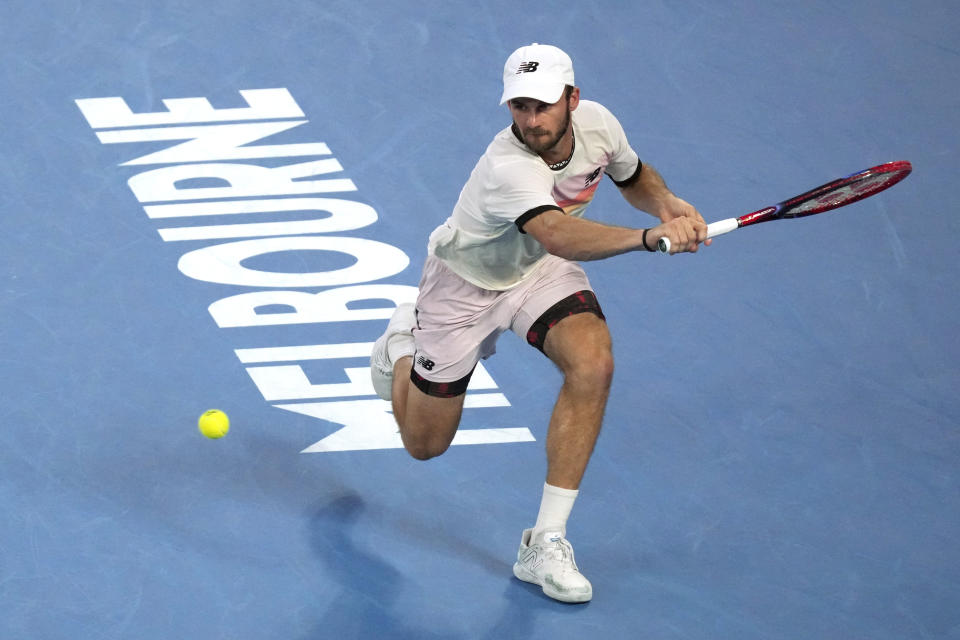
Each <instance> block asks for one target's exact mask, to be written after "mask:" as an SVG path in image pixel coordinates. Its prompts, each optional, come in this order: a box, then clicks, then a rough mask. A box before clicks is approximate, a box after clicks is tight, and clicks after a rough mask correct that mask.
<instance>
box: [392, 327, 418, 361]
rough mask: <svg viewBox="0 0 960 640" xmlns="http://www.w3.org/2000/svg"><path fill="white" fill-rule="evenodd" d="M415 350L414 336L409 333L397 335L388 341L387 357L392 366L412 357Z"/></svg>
mask: <svg viewBox="0 0 960 640" xmlns="http://www.w3.org/2000/svg"><path fill="white" fill-rule="evenodd" d="M414 350H415V346H414V343H413V336H412V335H410V334H409V333H397V334H394V335H392V336H390V339H389V340H387V355H388V356H389V357H390V363H391V364H396V363H397V360H399V359H400V358H403V357H406V356H412V355H413V352H414Z"/></svg>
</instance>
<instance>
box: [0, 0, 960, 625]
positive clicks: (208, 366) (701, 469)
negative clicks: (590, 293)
mask: <svg viewBox="0 0 960 640" xmlns="http://www.w3.org/2000/svg"><path fill="white" fill-rule="evenodd" d="M0 35H2V38H0V51H2V54H3V62H4V63H3V64H2V65H0V80H2V86H3V90H2V91H0V115H2V118H3V122H4V126H3V129H2V131H0V146H2V150H3V153H2V154H0V193H2V196H3V197H2V198H0V208H2V216H3V233H2V234H0V279H2V287H0V376H2V382H3V394H2V398H3V401H2V403H0V427H2V428H0V509H2V511H3V513H4V515H5V517H4V518H2V519H0V637H3V638H11V639H14V638H18V639H19V638H23V639H31V640H35V639H36V640H39V639H44V640H47V639H60V638H63V639H67V638H69V639H77V638H84V639H87V638H90V639H94V638H96V639H112V638H137V639H153V638H158V639H159V638H230V639H244V640H246V639H253V638H264V639H266V638H270V639H276V638H291V639H304V640H305V639H307V638H340V639H346V638H364V639H365V638H390V639H394V638H397V639H404V638H410V639H418V640H420V639H431V638H437V639H440V638H443V639H474V638H477V639H488V640H493V639H501V638H551V639H562V638H585V637H594V638H657V639H671V638H676V639H680V638H683V639H707V638H710V639H717V638H736V639H738V640H750V639H781V638H783V639H788V638H789V639H794V638H796V639H803V640H811V639H815V638H816V639H830V640H836V639H840V638H843V639H863V640H887V639H889V640H902V639H904V638H923V639H933V638H943V639H947V638H952V639H960V399H958V397H960V393H958V392H960V365H958V364H957V363H958V362H960V338H958V335H960V333H958V327H960V302H958V291H960V277H958V276H960V269H958V266H957V256H958V251H957V249H956V246H955V245H956V242H957V240H956V239H957V237H958V236H960V222H958V215H957V213H958V212H957V204H956V201H955V197H954V187H953V185H954V184H955V182H956V176H955V175H954V174H955V173H956V170H955V168H956V166H958V163H960V134H958V131H960V90H958V87H957V78H958V77H960V48H958V45H957V39H958V36H960V5H958V4H957V3H955V2H950V1H946V0H939V1H938V0H922V1H920V2H914V3H906V4H905V3H895V2H889V1H882V2H865V1H859V0H851V1H849V2H842V3H839V4H838V3H831V2H824V1H820V0H818V1H814V2H806V3H786V2H755V1H748V0H741V1H734V2H728V3H719V4H717V3H706V2H696V1H691V0H679V1H677V2H668V3H653V2H651V3H628V2H615V1H610V2H596V3H579V4H576V3H573V4H571V3H538V4H534V3H519V4H518V3H515V2H506V1H504V0H490V1H489V2H485V3H480V4H477V3H468V2H460V1H451V2H439V1H435V0H430V1H428V2H421V3H410V2H394V3H389V2H360V3H357V2H343V1H339V0H337V1H332V2H302V1H301V2H293V1H290V2H278V3H272V4H271V3H264V2H251V1H250V0H234V1H232V2H227V1H225V0H210V1H209V2H206V3H195V2H188V1H186V0H170V1H168V2H163V3H153V2H125V3H121V2H115V1H111V0H89V1H88V2H84V3H78V2H68V1H66V0H40V1H39V2H25V1H23V0H11V1H9V2H6V3H4V4H3V5H2V6H0ZM535 41H536V42H546V43H551V44H556V45H558V46H560V47H563V48H564V49H565V50H566V51H567V52H568V53H569V54H570V55H571V57H572V58H573V61H574V65H575V69H576V72H577V84H578V86H580V88H581V92H582V94H581V95H582V97H583V98H585V99H591V100H597V101H599V102H601V103H603V104H605V105H606V106H607V107H609V108H610V110H611V111H613V113H615V114H616V115H617V117H618V118H619V119H620V121H621V123H622V124H623V126H624V128H625V130H626V132H627V135H628V137H629V138H630V141H631V144H632V146H633V148H634V149H636V150H637V152H638V153H639V155H640V157H641V158H642V159H643V160H644V162H647V163H650V164H652V165H653V166H655V167H656V168H657V169H658V170H659V171H660V172H661V173H662V174H663V176H664V178H665V179H666V181H667V183H668V184H669V185H670V187H671V188H672V189H673V191H675V192H676V193H677V194H678V195H680V196H681V197H683V198H685V199H686V200H689V201H690V202H691V203H693V204H694V205H696V206H697V207H698V208H699V210H700V211H701V212H702V213H703V215H704V217H705V218H706V219H707V220H708V221H710V220H718V219H721V218H728V217H732V216H737V215H742V214H744V213H748V212H750V211H754V210H756V209H758V208H760V207H763V206H765V205H769V204H773V203H776V202H778V201H780V200H783V199H785V198H788V197H790V196H792V195H794V194H797V193H800V192H801V191H804V190H806V189H809V188H812V187H814V186H816V185H819V184H821V183H824V182H827V181H829V180H832V179H834V178H837V177H840V176H843V175H846V174H849V173H853V172H855V171H858V170H860V169H864V168H867V167H869V166H873V165H877V164H880V163H882V162H887V161H892V160H901V159H904V160H910V161H911V162H912V163H913V166H914V171H913V174H912V175H911V176H910V177H909V178H907V179H906V180H905V181H904V182H902V183H901V184H899V185H897V186H895V187H894V188H892V189H890V190H889V191H886V192H884V193H882V194H879V195H877V196H874V197H872V198H869V199H867V200H864V201H862V202H859V203H856V204H853V205H851V206H849V207H846V208H845V209H843V210H842V211H838V212H835V213H830V214H825V215H821V216H815V217H811V218H808V219H804V220H796V221H784V222H777V223H773V224H769V225H759V226H757V227H754V228H750V229H744V230H741V231H738V232H736V233H733V234H730V235H727V236H724V237H722V238H717V239H716V240H715V242H714V243H713V246H711V247H707V248H704V249H702V250H701V251H700V252H698V253H697V254H696V255H682V256H671V257H667V256H659V255H653V254H640V253H633V254H627V255H623V256H618V257H615V258H612V259H609V260H605V261H599V262H592V263H589V264H586V265H585V268H586V270H587V273H588V275H589V276H590V278H591V282H592V283H593V285H594V287H595V290H596V292H597V295H598V297H599V299H600V301H601V304H602V305H603V309H604V312H605V314H606V316H607V320H608V323H609V325H610V328H611V332H612V334H613V338H614V350H615V357H616V360H617V373H616V376H615V381H614V387H613V392H612V395H611V400H610V403H609V407H608V411H607V415H606V420H605V423H604V430H603V433H602V434H601V437H600V441H599V444H598V446H597V450H596V452H595V454H594V456H593V459H592V461H591V464H590V467H589V469H588V471H587V475H586V479H585V481H584V483H583V485H582V487H581V492H580V496H579V498H578V500H577V504H576V506H575V508H574V511H573V514H572V516H571V519H570V523H569V527H568V532H569V536H570V540H571V541H572V542H573V544H574V545H575V548H576V552H577V562H578V564H579V565H580V568H581V569H582V570H583V572H584V574H585V575H587V576H588V577H589V578H590V580H591V581H592V583H593V588H594V599H593V600H592V601H591V602H590V603H589V604H586V605H575V606H574V605H564V604H561V603H558V602H555V601H553V600H550V599H549V598H547V597H546V596H544V595H543V593H541V591H540V589H539V588H538V587H536V586H533V585H530V584H526V583H523V582H520V581H518V580H517V579H515V578H514V577H513V576H512V573H511V566H512V564H513V562H514V560H515V559H516V551H517V545H518V543H519V541H520V534H521V531H522V530H523V529H524V528H526V527H529V526H531V525H532V523H533V519H534V518H535V517H536V513H537V506H538V503H539V498H540V491H541V489H542V485H543V479H544V471H545V457H544V451H543V446H544V438H545V435H546V427H547V421H548V419H549V415H550V411H551V408H552V406H553V401H554V399H555V397H556V393H557V391H558V389H559V385H560V376H559V374H558V373H557V372H556V371H555V369H554V367H553V365H552V364H551V363H550V362H549V361H548V360H547V359H546V358H544V357H543V356H542V355H541V354H539V353H538V352H537V351H535V350H534V349H531V348H530V347H528V346H527V345H525V344H524V343H523V342H522V341H521V340H519V339H517V338H515V337H513V336H512V335H510V334H507V335H505V336H503V338H501V340H500V343H499V345H498V353H497V354H496V355H495V356H494V357H492V358H491V359H489V360H487V361H485V362H484V363H483V366H482V367H480V368H478V371H477V374H476V375H475V376H474V380H473V386H472V387H471V389H470V390H469V392H468V399H467V409H466V411H465V413H464V419H463V423H462V428H461V431H460V432H459V433H458V436H457V439H456V440H455V442H454V444H455V446H453V447H451V449H450V450H449V451H448V452H447V453H446V454H445V455H443V456H441V457H439V458H436V459H434V460H431V461H428V462H419V461H416V460H413V459H412V458H410V456H408V455H407V454H406V452H405V451H404V450H403V449H402V448H401V444H400V439H399V435H398V434H397V432H396V427H395V425H394V423H393V420H392V416H391V414H390V413H389V407H388V405H387V403H385V402H384V401H381V400H379V399H378V398H377V397H376V396H375V394H374V392H373V390H372V387H371V385H370V382H369V375H368V367H369V353H370V348H371V343H372V342H373V341H374V340H376V338H377V337H378V336H379V335H380V334H381V333H382V332H383V330H384V327H385V326H386V322H387V318H388V317H389V316H390V312H391V311H392V308H393V307H394V306H395V305H396V304H397V303H400V302H403V301H406V300H411V299H413V297H415V295H416V286H417V283H418V281H419V274H420V267H421V265H422V263H423V260H424V258H425V255H426V242H427V236H428V235H429V233H430V231H431V230H432V229H433V228H434V227H435V226H436V225H437V224H439V223H440V222H442V221H443V220H444V219H445V218H446V217H447V216H448V215H449V213H450V210H451V208H452V206H453V204H454V202H455V201H456V199H457V196H458V193H459V191H460V188H461V187H462V185H463V183H464V181H465V180H466V178H467V176H468V175H469V173H470V171H471V169H472V168H473V166H474V163H475V162H476V161H477V159H478V158H479V156H480V155H481V154H482V153H483V150H484V148H485V147H486V145H487V144H488V143H489V141H490V139H491V138H492V137H493V136H494V135H495V134H496V133H497V132H498V131H499V130H501V129H502V128H503V127H504V126H506V125H507V124H509V122H510V120H509V118H510V116H509V113H508V112H507V110H506V108H505V107H499V106H498V105H497V103H498V100H499V96H500V91H501V77H500V76H501V70H502V67H503V63H504V60H505V59H506V57H507V56H508V55H509V54H510V52H512V51H513V50H514V49H515V48H517V47H519V46H521V45H523V44H528V43H530V42H535ZM191 140H193V142H191ZM607 182H609V181H607ZM588 216H589V217H591V218H592V219H595V220H600V221H603V222H609V223H611V224H618V225H626V226H634V227H638V226H649V224H647V223H648V221H649V220H651V219H650V218H648V217H647V216H645V215H644V214H641V213H638V212H636V211H634V210H632V209H631V208H630V207H629V205H627V203H626V202H624V200H623V199H622V198H621V197H620V196H619V194H618V193H617V190H616V188H615V187H614V186H613V185H612V184H605V185H603V186H601V187H600V189H599V191H598V194H597V197H596V198H595V200H594V202H593V204H592V205H591V207H590V209H589V211H588ZM210 408H219V409H222V410H223V411H225V412H226V413H228V414H229V416H230V418H231V430H230V433H229V435H227V436H226V437H225V438H223V439H220V440H209V439H206V438H204V437H203V436H201V435H200V433H199V432H198V430H197V418H198V416H199V415H200V414H201V413H202V412H203V411H205V410H207V409H210Z"/></svg>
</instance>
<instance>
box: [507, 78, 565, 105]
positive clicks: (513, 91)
mask: <svg viewBox="0 0 960 640" xmlns="http://www.w3.org/2000/svg"><path fill="white" fill-rule="evenodd" d="M564 88H566V85H565V84H564V83H563V82H560V81H557V80H551V81H550V82H543V81H541V82H534V81H532V80H531V79H530V78H523V79H521V80H518V81H517V82H511V83H510V84H508V85H506V86H505V87H504V88H503V95H502V96H501V97H500V104H503V103H505V102H506V101H507V100H513V99H514V98H533V99H534V100H539V101H540V102H546V103H547V104H553V103H554V102H556V101H557V100H559V99H560V98H561V97H562V96H563V90H564Z"/></svg>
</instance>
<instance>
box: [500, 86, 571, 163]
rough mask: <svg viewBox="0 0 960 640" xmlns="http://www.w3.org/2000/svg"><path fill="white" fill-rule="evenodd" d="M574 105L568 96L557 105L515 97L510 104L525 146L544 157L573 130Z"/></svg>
mask: <svg viewBox="0 0 960 640" xmlns="http://www.w3.org/2000/svg"><path fill="white" fill-rule="evenodd" d="M570 102H571V101H570V100H568V99H567V96H566V93H564V95H563V97H561V98H560V99H559V100H557V101H556V102H554V103H553V104H547V103H546V102H540V101H539V100H535V99H533V98H514V99H512V100H510V101H508V102H507V104H508V105H509V106H510V114H511V115H512V116H513V122H514V124H515V125H516V126H517V129H518V130H519V131H520V136H521V137H522V138H523V142H524V144H526V145H527V146H528V147H530V149H531V151H533V152H535V153H538V154H543V153H547V152H549V151H550V150H551V149H553V148H554V147H555V146H556V145H557V143H558V142H560V139H561V138H562V137H563V134H564V133H566V132H567V129H569V128H570V111H571V108H570V107H571V105H570Z"/></svg>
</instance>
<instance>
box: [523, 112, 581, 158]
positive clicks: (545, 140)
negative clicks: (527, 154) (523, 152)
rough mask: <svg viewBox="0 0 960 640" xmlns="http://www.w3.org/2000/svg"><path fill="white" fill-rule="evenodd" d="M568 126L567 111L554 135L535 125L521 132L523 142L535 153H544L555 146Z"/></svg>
mask: <svg viewBox="0 0 960 640" xmlns="http://www.w3.org/2000/svg"><path fill="white" fill-rule="evenodd" d="M569 128H570V112H569V111H567V115H566V117H565V118H564V120H563V124H562V125H561V126H560V129H559V131H557V133H556V135H553V136H551V135H550V132H549V131H547V130H546V129H541V128H539V127H535V128H533V129H527V130H526V131H524V132H523V143H524V144H525V145H527V146H528V147H529V148H530V150H531V151H533V152H535V153H538V154H539V153H546V152H547V151H550V150H551V149H553V148H554V147H555V146H557V143H559V142H560V140H561V139H563V134H565V133H566V132H567V129H569Z"/></svg>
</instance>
